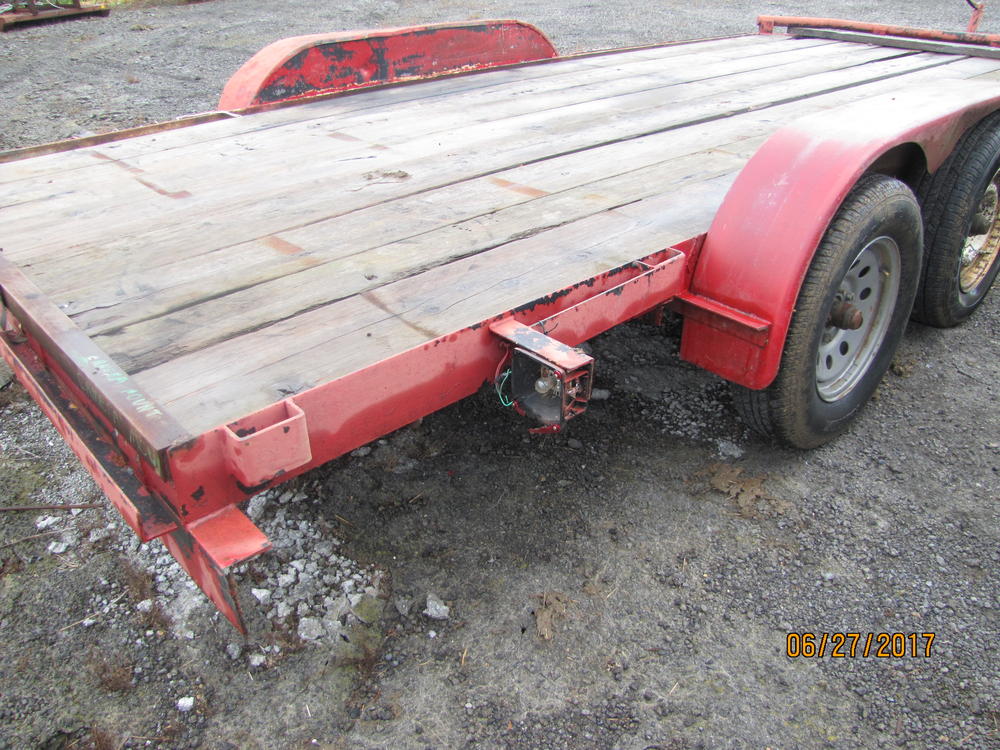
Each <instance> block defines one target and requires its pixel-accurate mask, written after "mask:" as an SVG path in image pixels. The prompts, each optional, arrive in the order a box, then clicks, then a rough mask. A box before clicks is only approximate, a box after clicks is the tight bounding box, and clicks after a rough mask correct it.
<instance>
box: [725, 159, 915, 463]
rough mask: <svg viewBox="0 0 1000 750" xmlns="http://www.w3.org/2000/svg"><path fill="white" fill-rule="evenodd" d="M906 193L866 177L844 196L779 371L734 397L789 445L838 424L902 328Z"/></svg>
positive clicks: (855, 406)
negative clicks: (763, 385) (762, 385)
mask: <svg viewBox="0 0 1000 750" xmlns="http://www.w3.org/2000/svg"><path fill="white" fill-rule="evenodd" d="M921 248H922V223H921V218H920V207H919V206H918V204H917V201H916V198H915V197H914V195H913V192H912V191H911V190H910V188H909V187H907V186H906V185H905V184H904V183H902V182H900V181H899V180H896V179H893V178H891V177H887V176H884V175H878V174H870V175H866V176H864V177H863V178H862V179H861V180H859V181H858V184H857V185H855V186H854V188H853V190H852V191H851V192H850V193H849V194H848V196H847V197H846V198H845V199H844V202H843V203H842V204H841V206H840V209H839V210H838V211H837V214H836V215H835V216H834V218H833V221H832V222H831V223H830V226H829V228H828V229H827V231H826V234H825V235H824V236H823V239H822V241H821V242H820V244H819V247H818V248H817V250H816V254H815V256H814V257H813V261H812V264H811V265H810V266H809V270H808V272H807V273H806V277H805V280H804V281H803V282H802V287H801V289H800V291H799V296H798V299H797V301H796V304H795V312H794V313H793V315H792V320H791V324H790V326H789V329H788V336H787V338H786V340H785V348H784V352H783V353H782V359H781V366H780V368H779V370H778V375H777V377H776V378H775V380H774V382H773V383H771V385H770V386H768V387H767V388H765V389H763V390H759V391H754V390H750V389H748V388H744V387H742V386H735V385H734V387H733V400H734V402H735V404H736V407H737V409H738V410H739V412H740V414H741V416H742V417H743V419H744V420H745V421H746V422H747V424H749V425H750V426H751V427H752V428H754V429H755V430H756V431H758V432H760V433H762V434H764V435H767V436H769V437H772V438H775V439H777V440H779V441H780V442H783V443H785V444H787V445H790V446H793V447H796V448H814V447H816V446H819V445H822V444H823V443H825V442H827V441H829V440H831V439H832V438H834V437H836V436H837V435H839V434H840V433H841V432H843V431H844V430H845V429H846V428H847V426H848V425H849V424H850V423H851V422H852V421H853V419H854V418H855V417H856V416H857V414H858V412H859V411H860V410H861V408H862V407H863V406H864V405H865V403H866V402H867V401H868V399H869V398H870V397H871V395H872V393H873V392H874V391H875V388H876V387H877V386H878V383H879V381H880V380H881V379H882V376H883V375H884V374H885V371H886V369H887V368H888V367H889V364H890V363H891V362H892V357H893V354H894V353H895V351H896V347H897V345H898V344H899V340H900V338H901V337H902V335H903V331H904V329H905V328H906V322H907V319H908V318H909V315H910V310H911V308H912V305H913V299H914V296H915V294H916V290H917V282H918V280H919V276H920V268H921Z"/></svg>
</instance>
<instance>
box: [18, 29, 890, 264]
mask: <svg viewBox="0 0 1000 750" xmlns="http://www.w3.org/2000/svg"><path fill="white" fill-rule="evenodd" d="M834 53H835V54H834ZM894 54H896V53H894V52H886V51H885V50H878V49H873V48H868V47H864V46H852V45H848V46H847V49H838V48H837V47H836V45H834V46H832V47H830V46H828V47H824V48H821V50H820V51H814V50H812V49H811V48H807V49H797V48H778V49H775V50H773V51H772V52H770V53H769V54H767V55H758V56H754V57H739V58H737V59H733V58H732V57H731V56H730V57H728V58H727V57H725V56H724V55H723V53H722V52H721V51H720V52H717V53H715V55H714V56H712V57H710V58H706V57H705V56H703V55H699V56H694V57H692V58H691V59H690V60H689V59H688V58H684V60H685V64H684V65H683V66H682V67H680V68H666V69H665V68H663V67H662V65H661V62H660V61H659V60H652V61H643V62H640V63H636V64H633V65H631V66H620V65H614V66H609V67H606V68H602V69H598V70H594V71H589V72H591V73H594V74H600V75H601V76H602V78H600V79H598V80H596V81H594V82H589V83H588V82H587V81H588V80H589V79H587V78H586V77H585V76H584V77H582V78H581V77H580V76H576V77H574V78H572V79H571V80H572V84H570V83H568V82H567V81H563V80H562V79H561V78H560V80H559V81H556V82H555V83H553V81H552V80H551V79H546V80H545V81H543V83H545V84H548V85H553V86H555V88H554V89H550V88H548V86H546V87H542V88H539V87H538V86H537V85H535V86H533V85H532V84H530V83H529V84H528V85H524V84H520V85H515V84H511V85H509V86H505V87H500V88H499V89H497V88H496V87H492V88H490V89H489V90H488V91H486V92H477V93H482V94H483V97H479V96H478V95H477V93H473V94H469V95H466V96H453V97H450V98H445V97H435V98H433V99H432V100H419V101H416V102H413V103H411V104H410V105H409V106H407V107H403V108H397V109H388V110H385V113H384V114H381V115H378V116H375V115H373V114H372V113H371V112H368V111H363V112H362V113H361V114H358V115H357V116H353V117H352V116H351V115H346V114H345V115H342V116H338V117H336V118H335V119H333V120H332V121H331V122H330V123H326V122H319V121H312V123H311V124H310V125H309V126H305V125H302V124H301V123H295V124H293V125H290V126H288V127H285V128H280V129H274V128H272V129H266V130H261V131H255V132H253V133H251V134H248V135H247V136H246V137H245V138H235V139H229V140H227V141H224V142H219V141H213V142H212V143H211V144H201V145H199V146H197V147H195V146H192V147H189V148H187V149H184V150H179V151H177V152H174V151H170V152H163V151H160V152H156V153H153V154H147V155H136V157H135V158H134V159H131V160H128V161H125V160H123V159H121V158H119V156H118V155H116V154H114V153H112V152H111V151H110V150H109V149H108V148H107V147H98V148H93V149H88V150H87V153H86V154H82V155H83V156H86V157H87V158H89V160H90V161H92V162H93V163H94V165H100V166H104V167H107V166H108V164H107V163H106V162H110V164H111V165H114V166H116V167H118V169H119V170H120V171H115V170H113V169H107V168H105V169H102V170H98V169H96V168H91V169H87V170H85V171H77V170H73V171H70V172H69V173H67V174H65V175H58V176H54V177H53V178H52V179H51V180H46V181H44V182H36V183H34V184H25V185H22V186H21V187H20V188H19V190H18V191H17V200H18V205H16V206H10V207H9V208H8V209H7V210H8V211H10V214H9V216H10V221H11V222H12V224H13V226H14V227H16V231H15V233H14V234H13V235H11V236H10V237H8V238H7V239H6V242H7V245H8V246H10V247H12V248H14V249H13V250H12V252H14V253H16V254H17V258H18V260H24V261H26V260H27V259H28V258H29V257H30V258H32V259H34V258H35V257H38V254H39V253H44V252H50V251H54V250H55V249H56V248H58V249H59V254H60V255H62V256H64V255H65V254H66V248H65V236H64V234H62V233H60V232H57V231H54V230H53V228H52V226H51V221H50V220H49V217H50V216H51V215H52V213H54V212H67V211H73V212H74V216H75V217H76V219H75V221H76V226H77V231H76V235H77V237H78V243H80V242H86V241H88V240H91V241H95V242H96V241H99V240H100V238H101V237H103V236H106V226H107V208H108V201H107V198H106V193H107V192H114V191H115V190H116V186H117V185H120V184H123V183H126V182H130V183H135V184H131V185H129V186H128V187H127V188H124V191H125V192H124V194H125V195H130V194H135V193H136V192H137V191H138V193H137V195H138V197H137V199H135V200H130V201H129V205H128V207H129V209H130V210H129V211H128V214H127V215H126V216H124V217H120V220H119V221H118V222H117V225H118V227H119V233H121V234H127V233H128V229H129V227H130V226H139V227H149V226H150V225H151V224H153V225H155V224H157V223H160V224H164V223H166V224H170V225H173V226H178V224H179V223H178V222H177V221H176V220H175V218H174V215H175V214H176V213H178V212H180V211H183V212H184V214H185V215H187V216H189V217H193V212H195V211H198V210H201V211H203V212H206V213H212V214H215V213H217V212H218V209H219V206H220V205H223V204H226V203H231V202H234V201H237V200H239V199H240V198H241V197H242V198H243V199H246V200H253V201H259V200H260V199H261V198H262V197H264V196H266V195H268V194H273V193H275V192H276V191H284V193H285V194H286V196H288V193H289V191H292V190H294V189H295V187H296V186H297V185H300V184H307V185H308V184H310V183H311V181H313V180H318V179H321V178H323V177H324V176H326V177H327V178H329V177H330V176H329V175H328V174H327V165H333V166H334V167H336V166H337V164H338V160H340V159H352V158H353V159H355V160H357V161H360V162H363V161H365V157H366V156H370V155H372V154H373V153H377V151H378V150H385V149H386V148H396V149H398V148H399V147H400V146H402V145H405V144H406V143H407V142H408V141H411V140H412V139H413V138H414V137H416V136H420V135H429V134H432V133H435V132H441V131H442V130H449V129H451V128H453V127H454V126H455V124H456V121H458V120H461V121H463V122H468V123H475V124H479V125H482V124H485V123H488V122H491V121H496V120H500V119H506V118H513V117H519V116H524V115H529V114H534V115H536V116H539V115H543V114H544V112H546V111H548V110H552V109H556V108H559V107H569V106H572V105H577V104H580V105H582V104H585V103H587V102H594V101H606V100H608V99H610V98H611V97H614V96H619V97H624V96H626V95H628V94H636V95H639V94H642V93H644V92H646V93H648V94H650V95H653V94H654V92H655V91H656V90H658V89H660V88H662V87H669V88H670V89H671V91H666V92H664V94H663V95H662V96H664V97H666V100H661V101H664V103H665V101H672V100H674V99H679V98H683V97H684V96H686V95H688V93H689V92H690V91H691V90H692V86H688V87H687V88H683V87H682V86H681V84H694V83H696V82H698V81H707V82H709V83H713V82H714V81H713V80H712V79H716V78H719V79H722V78H724V77H726V76H733V75H736V74H741V73H748V72H750V71H755V70H758V69H760V70H762V71H766V72H763V73H761V75H763V76H771V77H781V76H782V75H788V74H787V73H784V74H783V73H781V71H780V68H781V66H792V67H796V68H798V70H797V73H798V74H800V75H801V74H805V73H807V72H809V71H818V70H826V69H835V68H839V67H844V66H848V65H853V64H857V63H861V62H866V61H871V60H875V59H880V58H883V57H888V56H890V55H894ZM609 57H610V56H609ZM637 65H644V66H646V67H644V68H639V69H637V68H636V66H637ZM657 66H659V67H657ZM741 85H747V86H752V85H754V80H747V81H746V82H745V83H744V84H741ZM543 95H544V96H543ZM214 125H215V123H212V124H209V125H207V126H206V127H210V126H214ZM331 139H332V140H331ZM128 143H129V142H128V141H126V142H124V143H123V144H122V146H123V147H124V146H125V145H127V144H128ZM373 149H374V151H373ZM208 159H211V160H212V161H213V163H215V164H216V165H217V166H216V168H215V169H214V170H212V171H211V172H209V171H206V170H205V169H204V168H203V165H204V163H205V161H206V160H208ZM290 164H293V165H295V166H294V168H292V169H289V165H290ZM0 174H2V169H0ZM220 184H224V185H227V186H229V187H228V189H227V190H225V191H219V190H218V189H217V188H218V186H219V185H220ZM105 185H107V190H102V189H101V187H102V186H105ZM143 189H145V190H148V191H152V192H157V193H158V194H159V197H158V198H156V199H153V200H151V201H148V202H147V201H143V200H141V196H142V193H143ZM53 193H55V195H53ZM171 196H181V197H182V199H183V200H182V201H181V202H180V203H178V204H177V205H176V206H170V205H168V201H167V200H165V198H170V197H171ZM289 197H290V196H289ZM34 199H45V201H46V202H45V205H44V207H43V206H40V205H39V204H38V202H37V201H36V200H34ZM171 209H172V210H171ZM123 213H124V211H123ZM88 218H89V221H88ZM179 227H180V228H183V224H179ZM27 238H31V239H30V241H31V242H32V243H33V244H32V245H31V247H32V248H34V250H35V252H34V253H33V254H32V255H26V254H24V253H25V251H21V250H20V249H18V247H19V245H18V243H19V241H28V240H27ZM154 253H155V251H154Z"/></svg>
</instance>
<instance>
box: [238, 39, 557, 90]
mask: <svg viewBox="0 0 1000 750" xmlns="http://www.w3.org/2000/svg"><path fill="white" fill-rule="evenodd" d="M552 57H556V51H555V48H554V47H553V46H552V43H551V42H550V41H549V40H548V39H547V38H546V36H545V35H544V34H543V33H542V32H541V31H539V30H538V29H536V28H535V27H534V26H531V25H530V24H526V23H522V22H521V21H477V22H468V21H465V22H462V23H438V24H429V25H426V26H410V27H405V28H396V29H375V30H368V31H342V32H337V33H333V34H310V35H308V36H294V37H289V38H287V39H282V40H280V41H277V42H274V43H273V44H270V45H268V46H267V47H265V48H264V49H262V50H261V51H260V52H258V53H257V54H256V55H254V56H253V57H251V58H250V59H249V60H248V61H247V62H246V63H245V64H244V65H243V67H241V68H240V69H239V70H238V71H236V73H235V74H234V75H233V77H232V78H230V79H229V82H228V83H227V84H226V87H225V89H223V91H222V98H221V99H220V100H219V109H221V110H234V109H243V108H245V107H252V106H255V105H259V104H268V103H271V102H278V101H284V100H287V99H297V98H301V97H303V96H313V95H316V94H322V93H329V92H333V91H344V90H347V89H355V88H360V87H363V86H372V85H375V84H377V83H389V82H391V81H398V80H403V79H407V78H426V77H429V76H434V75H440V74H444V73H455V72H460V71H467V70H479V69H483V68H494V67H497V66H498V65H512V64H516V63H523V62H531V61H533V60H544V59H548V58H552Z"/></svg>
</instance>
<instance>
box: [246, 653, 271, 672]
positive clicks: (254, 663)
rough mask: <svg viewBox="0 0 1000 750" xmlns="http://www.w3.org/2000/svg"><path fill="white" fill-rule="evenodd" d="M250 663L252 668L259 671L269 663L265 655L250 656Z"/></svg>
mask: <svg viewBox="0 0 1000 750" xmlns="http://www.w3.org/2000/svg"><path fill="white" fill-rule="evenodd" d="M248 661H249V662H250V666H251V667H253V668H254V669H259V668H260V667H263V666H264V662H266V661H267V657H266V656H264V654H250V658H249V659H248Z"/></svg>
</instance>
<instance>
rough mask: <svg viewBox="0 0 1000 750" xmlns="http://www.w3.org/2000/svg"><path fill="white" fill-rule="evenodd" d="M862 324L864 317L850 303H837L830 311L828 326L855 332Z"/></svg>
mask: <svg viewBox="0 0 1000 750" xmlns="http://www.w3.org/2000/svg"><path fill="white" fill-rule="evenodd" d="M864 322H865V317H864V315H862V314H861V311H860V310H859V309H858V308H856V307H855V306H854V305H852V304H851V303H850V302H843V301H841V302H837V303H836V304H834V306H833V308H832V309H831V310H830V324H831V325H833V326H836V327H837V328H841V329H843V330H845V331H856V330H858V329H859V328H861V326H862V325H863V324H864Z"/></svg>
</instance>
